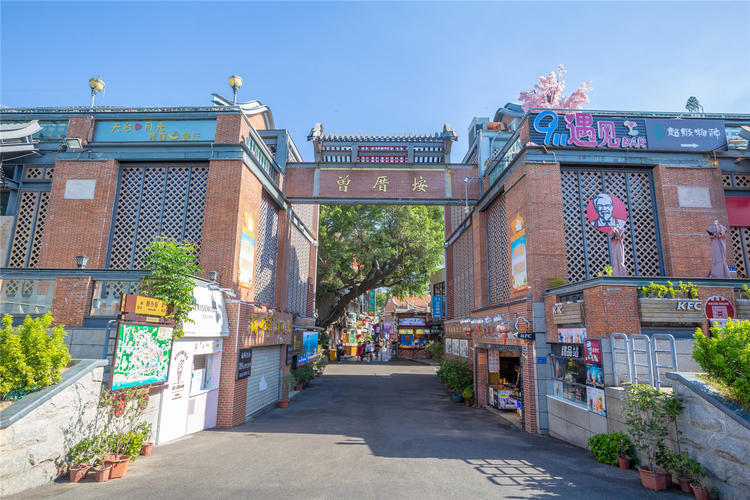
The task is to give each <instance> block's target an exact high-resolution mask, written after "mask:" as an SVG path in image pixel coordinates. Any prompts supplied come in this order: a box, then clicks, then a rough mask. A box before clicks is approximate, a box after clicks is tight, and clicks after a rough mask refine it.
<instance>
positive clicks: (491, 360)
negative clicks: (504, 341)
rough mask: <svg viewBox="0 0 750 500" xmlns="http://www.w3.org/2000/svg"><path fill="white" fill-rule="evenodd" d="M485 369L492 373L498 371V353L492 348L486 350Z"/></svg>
mask: <svg viewBox="0 0 750 500" xmlns="http://www.w3.org/2000/svg"><path fill="white" fill-rule="evenodd" d="M487 369H488V370H489V371H490V372H492V373H498V372H499V371H500V353H499V352H498V351H496V350H494V349H490V351H489V352H488V356H487Z"/></svg>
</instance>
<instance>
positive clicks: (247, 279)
mask: <svg viewBox="0 0 750 500" xmlns="http://www.w3.org/2000/svg"><path fill="white" fill-rule="evenodd" d="M244 216H245V225H244V226H243V227H242V232H241V233H242V234H241V235H240V265H239V269H240V270H239V285H240V286H241V287H244V288H250V287H251V286H252V284H253V273H254V272H255V227H254V224H253V217H252V216H251V215H250V214H249V213H247V212H245V213H244Z"/></svg>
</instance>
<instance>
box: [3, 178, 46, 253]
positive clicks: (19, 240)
mask: <svg viewBox="0 0 750 500" xmlns="http://www.w3.org/2000/svg"><path fill="white" fill-rule="evenodd" d="M20 198H21V199H20V203H19V205H18V215H17V216H16V228H15V232H14V233H13V242H12V243H11V247H10V253H9V255H8V267H36V266H37V264H38V263H39V251H40V250H41V245H42V235H43V234H44V224H45V222H46V220H47V206H48V205H49V193H47V192H36V191H22V192H21V196H20Z"/></svg>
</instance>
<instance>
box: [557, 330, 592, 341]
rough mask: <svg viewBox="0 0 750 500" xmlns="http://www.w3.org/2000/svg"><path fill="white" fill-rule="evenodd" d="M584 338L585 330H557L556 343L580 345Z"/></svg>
mask: <svg viewBox="0 0 750 500" xmlns="http://www.w3.org/2000/svg"><path fill="white" fill-rule="evenodd" d="M585 338H586V329H585V328H558V329H557V341H558V342H565V343H568V344H580V343H582V342H583V341H584V339H585Z"/></svg>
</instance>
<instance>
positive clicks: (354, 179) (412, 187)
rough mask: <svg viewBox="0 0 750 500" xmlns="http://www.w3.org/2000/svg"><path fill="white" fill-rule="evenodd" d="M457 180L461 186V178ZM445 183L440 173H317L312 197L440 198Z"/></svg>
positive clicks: (395, 170)
mask: <svg viewBox="0 0 750 500" xmlns="http://www.w3.org/2000/svg"><path fill="white" fill-rule="evenodd" d="M460 180H461V183H462V184H463V178H461V179H460ZM445 181H446V174H445V170H442V169H424V170H421V169H420V170H416V169H398V168H385V169H321V170H320V178H319V181H318V186H317V190H318V193H312V194H313V195H314V196H315V195H317V196H325V197H336V198H340V197H353V198H354V197H356V198H379V199H382V198H425V199H430V198H444V197H445V196H446V189H445ZM461 194H462V196H463V186H461Z"/></svg>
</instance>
